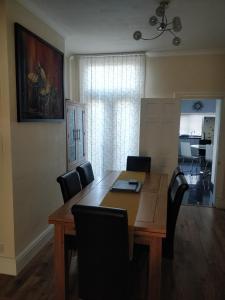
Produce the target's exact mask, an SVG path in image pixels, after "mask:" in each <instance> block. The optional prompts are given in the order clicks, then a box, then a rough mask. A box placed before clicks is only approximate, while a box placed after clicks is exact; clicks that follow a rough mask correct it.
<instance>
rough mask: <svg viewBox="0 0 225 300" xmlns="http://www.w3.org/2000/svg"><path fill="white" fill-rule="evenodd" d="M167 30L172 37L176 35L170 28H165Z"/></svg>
mask: <svg viewBox="0 0 225 300" xmlns="http://www.w3.org/2000/svg"><path fill="white" fill-rule="evenodd" d="M167 31H169V32H170V33H171V34H172V35H173V36H174V37H177V36H176V35H175V33H174V32H173V31H172V29H167Z"/></svg>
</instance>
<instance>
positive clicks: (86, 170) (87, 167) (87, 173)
mask: <svg viewBox="0 0 225 300" xmlns="http://www.w3.org/2000/svg"><path fill="white" fill-rule="evenodd" d="M77 172H78V173H79V175H80V181H81V185H82V188H84V187H85V186H87V185H88V184H89V183H91V182H92V181H93V180H94V173H93V170H92V166H91V163H90V162H89V161H87V162H85V163H83V164H82V165H80V166H79V167H77Z"/></svg>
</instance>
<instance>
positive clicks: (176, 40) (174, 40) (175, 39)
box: [173, 36, 181, 46]
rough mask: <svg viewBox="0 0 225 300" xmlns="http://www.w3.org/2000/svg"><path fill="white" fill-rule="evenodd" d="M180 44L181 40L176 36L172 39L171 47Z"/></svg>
mask: <svg viewBox="0 0 225 300" xmlns="http://www.w3.org/2000/svg"><path fill="white" fill-rule="evenodd" d="M180 43H181V39H180V38H179V37H178V36H175V37H174V38H173V45H174V46H179V45H180Z"/></svg>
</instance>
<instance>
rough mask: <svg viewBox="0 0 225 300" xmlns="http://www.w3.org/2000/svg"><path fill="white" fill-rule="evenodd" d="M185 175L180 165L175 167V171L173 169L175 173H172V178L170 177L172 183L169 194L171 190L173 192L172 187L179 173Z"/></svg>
mask: <svg viewBox="0 0 225 300" xmlns="http://www.w3.org/2000/svg"><path fill="white" fill-rule="evenodd" d="M181 174H182V175H184V173H183V172H182V170H181V168H180V167H179V166H177V167H176V168H175V169H174V171H173V174H172V177H171V179H170V184H169V187H168V195H169V194H170V192H171V188H172V186H173V184H174V180H175V179H176V177H177V176H178V175H181Z"/></svg>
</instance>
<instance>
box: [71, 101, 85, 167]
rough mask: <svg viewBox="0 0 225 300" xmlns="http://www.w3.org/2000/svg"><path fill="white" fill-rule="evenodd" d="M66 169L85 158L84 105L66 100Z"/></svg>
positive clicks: (78, 163)
mask: <svg viewBox="0 0 225 300" xmlns="http://www.w3.org/2000/svg"><path fill="white" fill-rule="evenodd" d="M66 130H67V169H68V170H72V169H74V168H76V167H77V166H78V165H80V164H81V163H82V162H83V161H84V160H85V154H86V153H85V152H86V138H85V106H84V105H82V104H79V103H75V102H72V101H68V100H67V101H66Z"/></svg>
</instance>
